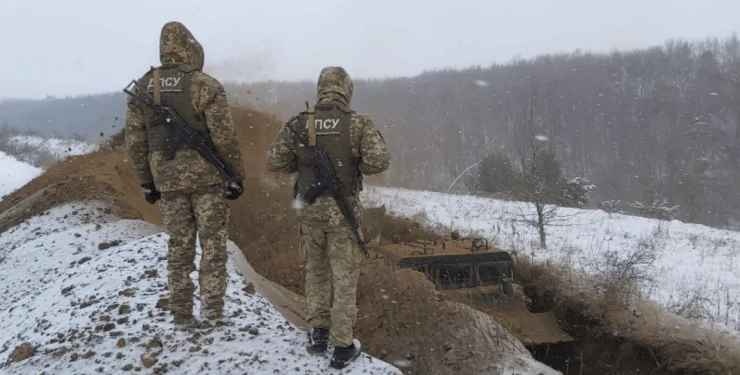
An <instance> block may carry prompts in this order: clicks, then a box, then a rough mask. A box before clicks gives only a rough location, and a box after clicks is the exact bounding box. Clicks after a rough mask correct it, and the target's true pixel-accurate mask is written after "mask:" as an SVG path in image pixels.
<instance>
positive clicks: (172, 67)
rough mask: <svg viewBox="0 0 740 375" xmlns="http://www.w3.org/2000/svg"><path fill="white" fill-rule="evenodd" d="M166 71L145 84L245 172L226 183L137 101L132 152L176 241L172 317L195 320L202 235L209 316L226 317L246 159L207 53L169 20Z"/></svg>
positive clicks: (129, 126) (131, 107)
mask: <svg viewBox="0 0 740 375" xmlns="http://www.w3.org/2000/svg"><path fill="white" fill-rule="evenodd" d="M159 48H160V59H161V62H162V66H160V67H158V68H152V69H151V70H150V71H149V72H148V73H146V74H145V75H144V76H143V77H142V78H141V79H140V80H139V82H138V83H139V87H146V88H147V89H148V91H149V93H150V94H152V96H153V97H154V98H155V101H159V102H160V103H161V104H165V105H168V106H170V107H172V108H173V109H175V111H177V112H178V113H179V114H180V115H181V116H182V117H183V118H184V119H185V120H186V121H187V123H188V125H190V126H191V127H193V128H195V129H197V130H199V131H200V132H201V134H207V135H208V136H209V137H210V139H211V141H212V143H213V145H214V147H215V150H216V151H217V152H218V154H219V155H220V156H221V158H222V159H223V160H224V161H225V162H226V163H228V164H229V165H230V166H231V167H232V168H231V169H232V170H233V171H234V172H235V174H237V181H232V182H229V183H226V182H225V181H224V179H223V178H222V177H221V175H220V174H219V172H218V171H217V169H216V168H215V167H214V166H213V165H211V164H210V163H208V162H207V161H206V160H205V159H204V158H202V157H201V156H200V155H199V154H198V152H197V151H195V150H193V149H191V148H189V147H187V145H183V144H178V142H177V141H176V137H173V133H172V131H171V130H169V129H170V127H169V126H165V124H164V121H162V120H161V119H157V118H156V117H155V116H154V115H153V113H152V111H151V110H150V109H148V108H145V107H141V106H138V105H137V104H136V103H135V102H133V101H129V103H128V113H127V116H126V130H125V135H126V146H127V148H128V153H129V157H130V159H131V162H132V164H133V166H134V168H135V170H136V174H137V176H138V178H139V181H140V183H141V186H142V188H143V190H144V194H145V199H146V200H147V201H148V202H149V203H152V204H154V203H155V202H156V201H158V200H159V199H160V198H161V201H160V210H161V213H162V221H163V223H164V226H165V228H166V229H167V232H168V233H169V235H170V240H169V249H168V253H167V271H168V280H167V281H168V287H169V294H170V296H169V300H170V305H169V308H170V311H171V312H172V313H173V315H174V318H175V322H176V323H188V322H192V318H193V316H192V311H193V290H194V286H193V283H192V281H191V279H190V274H191V273H192V272H193V270H194V269H195V267H194V258H195V247H196V243H195V241H196V233H197V234H198V235H199V239H200V244H201V248H202V250H203V253H202V258H201V261H200V275H199V284H200V297H201V302H202V305H203V315H204V317H205V318H206V319H209V320H216V319H219V318H220V317H221V316H222V311H223V305H224V301H223V297H224V293H225V291H226V241H227V238H228V233H227V229H228V222H229V212H228V207H227V205H226V202H225V200H224V198H225V199H236V198H238V197H239V195H241V193H242V191H243V188H242V184H241V180H242V176H244V173H243V170H242V168H243V167H242V162H241V154H240V151H239V145H238V143H237V138H236V133H235V130H234V124H233V121H232V118H231V113H230V112H229V107H228V104H227V100H226V94H225V92H224V89H223V87H222V86H221V84H220V83H219V82H218V81H217V80H215V79H214V78H212V77H210V76H209V75H207V74H205V73H203V72H202V69H203V58H204V56H203V48H202V47H201V45H200V44H199V43H198V42H197V41H196V40H195V38H193V35H192V34H191V33H190V31H189V30H188V29H187V28H186V27H185V26H184V25H182V24H181V23H178V22H169V23H167V24H165V25H164V27H163V28H162V33H161V37H160V46H159Z"/></svg>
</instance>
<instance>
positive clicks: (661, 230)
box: [364, 187, 740, 331]
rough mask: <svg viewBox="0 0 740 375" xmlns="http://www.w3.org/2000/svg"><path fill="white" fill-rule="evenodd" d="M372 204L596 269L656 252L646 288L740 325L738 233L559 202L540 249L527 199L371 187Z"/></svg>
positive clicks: (709, 317)
mask: <svg viewBox="0 0 740 375" xmlns="http://www.w3.org/2000/svg"><path fill="white" fill-rule="evenodd" d="M364 200H365V203H366V204H367V205H369V206H379V205H383V204H384V205H385V206H386V208H387V210H388V212H389V213H390V214H392V215H395V216H399V217H406V218H412V219H414V220H416V221H418V222H420V223H422V224H424V225H426V226H427V227H428V228H430V229H432V230H435V231H436V232H438V233H450V232H451V231H453V230H456V231H458V232H460V233H461V234H462V235H463V236H471V237H485V238H488V239H489V240H492V241H493V242H494V243H495V246H496V247H497V248H499V249H505V250H509V251H515V252H517V253H518V254H520V255H526V256H530V257H532V258H533V259H535V260H539V261H545V260H547V261H550V262H555V263H559V264H563V265H566V266H568V267H570V268H571V269H572V270H574V271H575V272H579V271H583V272H587V273H590V274H599V273H603V272H604V270H608V269H609V266H610V263H609V260H611V261H612V262H614V261H615V260H616V261H617V262H619V261H624V260H626V259H627V257H629V256H630V255H631V254H633V253H634V252H635V251H636V250H637V249H647V250H648V251H649V252H651V253H652V254H653V255H654V256H655V261H654V262H653V263H652V264H645V265H643V266H642V268H643V269H641V271H642V272H645V273H647V274H649V275H651V276H652V278H653V280H652V281H648V282H646V283H644V284H643V286H642V292H643V293H644V295H646V296H647V297H649V298H651V299H653V300H655V301H657V302H658V303H660V304H662V305H663V306H665V307H667V308H668V309H669V310H671V311H673V312H676V313H679V314H682V315H684V316H686V317H690V318H695V319H699V320H702V321H704V322H706V323H707V324H710V325H713V326H714V328H715V329H718V330H724V329H726V328H730V329H731V330H735V331H740V259H739V258H740V232H734V231H728V230H720V229H715V228H710V227H707V226H704V225H697V224H687V223H683V222H679V221H661V220H654V219H648V218H642V217H635V216H627V215H621V214H608V213H606V212H604V211H600V210H579V209H572V208H560V209H559V210H558V215H559V216H560V217H559V219H558V220H557V222H555V223H554V224H553V225H552V226H549V227H547V234H548V249H547V250H542V249H540V248H539V241H538V235H537V232H536V229H535V228H534V227H532V226H531V225H530V224H529V223H528V222H527V221H531V220H533V219H534V211H533V208H532V207H531V206H530V205H528V204H526V203H521V202H509V201H500V200H494V199H487V198H481V197H474V196H463V195H450V194H443V193H434V192H426V191H412V190H404V189H392V188H379V187H370V188H368V189H367V191H366V192H365V195H364Z"/></svg>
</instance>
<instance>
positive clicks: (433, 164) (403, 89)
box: [228, 37, 740, 227]
mask: <svg viewBox="0 0 740 375" xmlns="http://www.w3.org/2000/svg"><path fill="white" fill-rule="evenodd" d="M350 73H351V72H350ZM228 90H229V91H230V92H231V93H232V97H233V98H234V100H235V101H238V102H240V103H242V104H244V103H247V104H250V105H253V106H256V107H257V108H259V109H263V110H269V111H272V112H274V113H278V114H279V115H281V116H282V117H283V118H287V117H288V116H289V115H290V114H291V113H295V112H297V111H300V110H302V109H303V108H304V104H303V103H304V102H305V101H306V100H311V101H312V100H314V99H313V98H314V95H315V83H313V82H300V83H289V82H267V83H260V84H249V85H247V84H244V85H230V86H229V87H228ZM355 94H356V95H355V100H354V106H355V108H356V110H358V111H363V112H368V113H371V114H372V115H373V117H374V118H375V120H376V122H377V123H378V124H379V125H380V127H381V128H382V130H383V131H384V133H385V135H386V139H387V141H388V143H389V144H390V145H391V148H392V151H393V157H394V159H393V160H394V163H393V166H392V170H391V171H390V173H389V174H388V176H387V181H386V182H387V183H389V184H392V185H398V186H405V187H409V188H424V189H430V188H431V189H434V190H443V191H444V190H447V189H448V188H449V186H450V184H451V183H452V182H453V181H454V180H455V179H456V177H458V176H459V175H460V174H461V173H462V172H463V171H466V170H468V171H469V172H467V173H472V174H473V175H475V174H477V173H481V171H480V164H477V165H476V167H475V168H470V169H469V167H470V166H471V165H474V164H475V163H478V162H479V161H481V160H482V159H484V158H485V157H486V156H487V155H490V154H491V153H494V152H496V153H500V154H503V155H506V156H507V157H508V158H510V159H511V160H512V161H513V162H514V163H517V161H520V160H522V161H523V160H525V158H526V155H527V153H528V150H530V149H531V147H530V146H531V145H532V142H534V140H535V139H546V140H547V145H548V149H549V150H551V151H552V152H554V153H555V155H556V156H557V159H558V160H559V162H560V164H561V165H562V168H563V174H564V175H565V176H567V177H568V178H572V177H583V178H586V179H587V180H589V181H590V182H592V183H593V184H595V185H596V187H597V188H596V190H595V191H593V192H592V193H591V205H592V206H597V205H599V204H600V203H602V202H603V205H602V206H605V207H607V206H608V207H609V208H610V209H612V210H615V211H619V210H620V209H621V207H624V208H627V207H674V208H676V209H675V211H673V214H672V215H671V216H672V217H676V218H679V219H682V220H686V221H691V222H699V223H706V224H711V225H716V226H733V227H737V226H738V223H740V212H739V211H740V194H738V189H737V186H738V183H740V172H739V170H740V168H739V167H740V165H739V163H740V142H739V140H740V131H738V126H739V125H740V41H739V40H738V38H737V37H731V38H728V39H725V40H719V39H712V40H707V41H704V42H697V43H690V42H685V41H671V42H668V43H666V44H665V45H663V46H660V47H654V48H649V49H643V50H636V51H630V52H614V53H610V54H591V53H582V52H575V53H571V54H561V55H548V56H542V57H538V58H535V59H531V60H521V61H514V62H511V63H508V64H503V65H492V66H490V67H475V68H471V69H466V70H459V71H458V70H445V71H435V72H429V73H424V74H421V75H419V76H417V77H413V78H402V79H388V80H370V81H366V80H365V81H363V80H356V82H355ZM517 164H520V165H521V164H523V163H517ZM484 173H485V172H484ZM460 180H462V181H468V182H470V181H476V179H475V178H472V179H471V178H467V176H466V178H463V179H460ZM459 186H465V184H463V185H459V184H458V185H456V187H459ZM467 186H468V187H469V188H475V187H480V186H479V184H478V186H476V184H475V183H469V184H468V185H467Z"/></svg>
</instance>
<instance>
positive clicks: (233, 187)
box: [224, 181, 244, 201]
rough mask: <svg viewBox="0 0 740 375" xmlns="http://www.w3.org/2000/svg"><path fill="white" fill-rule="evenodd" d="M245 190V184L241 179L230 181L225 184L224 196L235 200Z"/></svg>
mask: <svg viewBox="0 0 740 375" xmlns="http://www.w3.org/2000/svg"><path fill="white" fill-rule="evenodd" d="M243 192H244V185H243V184H242V182H241V181H228V182H226V184H225V186H224V198H226V199H228V200H232V201H233V200H235V199H237V198H239V197H240V196H241V195H242V193H243Z"/></svg>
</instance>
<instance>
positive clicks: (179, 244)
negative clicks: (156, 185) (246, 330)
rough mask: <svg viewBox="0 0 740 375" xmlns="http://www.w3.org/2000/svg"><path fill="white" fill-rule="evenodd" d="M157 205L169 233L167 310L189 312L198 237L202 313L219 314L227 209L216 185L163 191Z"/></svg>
mask: <svg viewBox="0 0 740 375" xmlns="http://www.w3.org/2000/svg"><path fill="white" fill-rule="evenodd" d="M216 190H218V191H216ZM159 207H160V210H161V212H162V221H163V222H164V226H165V228H166V229H167V232H168V233H169V235H170V240H169V249H168V252H167V282H168V287H169V292H170V310H171V311H172V313H173V314H174V315H175V316H176V317H178V316H181V317H188V316H190V315H192V311H193V290H194V286H193V282H192V280H191V279H190V274H191V273H192V272H193V271H194V270H195V264H194V262H195V241H196V238H199V240H200V245H201V248H202V250H203V253H202V257H201V260H200V274H199V284H200V298H201V302H202V303H203V308H204V314H205V315H206V316H207V317H213V318H217V317H220V315H221V312H222V311H223V305H224V300H223V299H224V293H225V292H226V277H227V275H226V258H227V255H226V241H227V240H228V225H229V211H228V207H227V205H226V201H225V200H224V198H223V197H222V196H221V191H220V189H213V190H212V191H209V190H207V191H201V192H180V191H175V192H167V193H163V194H162V200H161V201H160V206H159ZM196 234H197V235H198V236H197V237H196Z"/></svg>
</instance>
